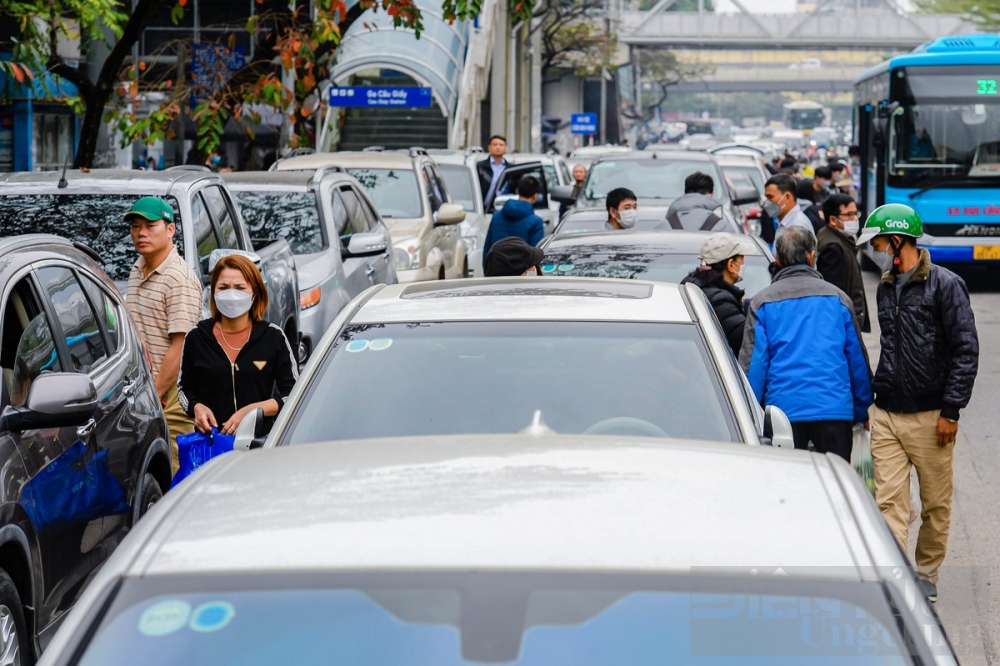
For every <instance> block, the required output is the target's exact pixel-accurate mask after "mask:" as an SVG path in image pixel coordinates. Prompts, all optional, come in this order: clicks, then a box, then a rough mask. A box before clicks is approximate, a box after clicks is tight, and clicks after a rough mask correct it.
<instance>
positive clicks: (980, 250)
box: [972, 245, 1000, 261]
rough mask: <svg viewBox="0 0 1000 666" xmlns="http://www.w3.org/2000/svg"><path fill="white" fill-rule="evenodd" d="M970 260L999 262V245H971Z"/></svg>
mask: <svg viewBox="0 0 1000 666" xmlns="http://www.w3.org/2000/svg"><path fill="white" fill-rule="evenodd" d="M972 258H973V259H975V260H976V261H979V260H986V261H988V260H991V259H996V260H1000V245H973V246H972Z"/></svg>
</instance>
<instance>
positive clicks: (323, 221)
mask: <svg viewBox="0 0 1000 666" xmlns="http://www.w3.org/2000/svg"><path fill="white" fill-rule="evenodd" d="M223 177H224V178H225V180H226V184H227V185H228V186H229V189H230V190H231V191H232V192H233V196H234V197H235V198H236V203H237V204H238V205H239V207H240V209H241V212H242V213H243V219H244V220H245V221H246V224H247V228H248V229H249V230H250V235H251V237H252V238H282V239H284V240H286V241H288V244H289V245H290V246H291V248H292V252H293V253H294V255H295V268H296V271H297V273H298V276H299V307H300V308H301V315H300V321H299V331H300V332H301V335H300V336H299V347H298V359H299V362H300V363H305V361H306V359H308V358H309V353H310V352H311V351H312V349H313V347H315V346H316V343H317V342H319V339H320V338H321V337H322V336H323V333H324V332H325V331H326V329H327V328H328V327H329V326H330V324H331V323H332V322H333V320H334V318H335V317H336V316H337V315H338V314H339V313H340V311H341V310H342V309H343V307H344V306H345V305H347V303H348V302H349V301H350V300H351V299H352V298H354V297H355V296H357V295H358V294H360V293H361V292H362V291H364V290H365V289H367V288H368V287H370V286H372V285H373V284H395V283H396V269H395V268H394V267H393V264H392V260H391V254H392V253H391V251H390V250H389V229H388V228H387V227H386V225H385V223H384V222H383V221H382V218H381V216H379V214H378V211H376V210H375V207H374V205H373V204H372V202H371V200H370V199H369V198H368V195H367V194H366V193H365V190H364V188H363V187H361V184H360V183H358V181H357V180H355V179H354V178H352V177H351V176H349V175H347V174H346V173H344V172H342V171H334V170H329V169H317V170H316V171H313V172H309V171H287V172H280V173H276V172H273V171H266V172H261V171H244V172H233V173H228V174H225V175H224V176H223Z"/></svg>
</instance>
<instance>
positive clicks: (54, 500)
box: [0, 225, 171, 664]
mask: <svg viewBox="0 0 1000 666" xmlns="http://www.w3.org/2000/svg"><path fill="white" fill-rule="evenodd" d="M119 226H120V225H119ZM0 285H2V289H0V293H2V294H3V296H2V302H0V308H2V309H0V317H2V320H0V327H2V330H3V339H2V346H0V367H2V370H3V381H2V384H0V462H2V469H3V474H2V479H3V488H4V492H3V495H2V497H0V512H2V513H0V515H2V519H0V657H2V658H3V659H4V660H5V663H10V664H17V663H21V664H27V663H34V659H35V657H36V656H37V655H38V654H39V653H40V651H41V649H42V648H44V647H45V645H46V644H47V643H48V641H49V640H50V639H51V638H52V635H53V634H54V633H55V629H56V628H57V627H58V626H59V623H60V622H62V621H63V619H64V618H65V616H66V613H67V612H68V611H69V610H70V609H71V608H73V606H74V604H75V602H76V601H77V598H78V597H79V595H80V592H81V591H82V590H83V588H84V587H85V585H86V584H87V582H88V581H89V580H90V579H91V577H92V576H93V575H94V574H95V573H96V572H97V571H98V570H99V569H100V568H101V565H102V564H103V563H104V562H105V560H107V558H108V557H109V556H110V555H111V553H112V551H114V549H115V547H116V546H117V545H118V543H119V542H120V541H121V540H122V539H123V538H124V536H125V534H126V533H127V532H129V530H131V529H132V527H133V526H134V525H135V523H136V521H138V520H139V519H140V518H141V517H142V516H144V515H145V514H146V511H148V510H149V508H150V507H151V506H152V505H153V504H154V503H156V502H157V501H158V500H159V499H160V498H161V497H162V496H163V493H165V492H166V491H167V490H168V489H169V488H170V477H171V470H170V449H169V446H168V438H169V435H168V431H167V424H166V421H165V419H164V418H163V412H162V410H161V408H160V400H159V396H158V395H157V392H156V387H155V386H154V384H153V379H152V376H151V373H150V370H149V366H148V365H147V362H146V355H145V350H144V348H143V346H142V343H141V342H140V340H139V338H138V336H137V334H136V332H135V329H134V328H133V326H132V323H131V320H130V319H129V316H128V314H127V312H126V310H125V305H124V303H123V301H122V298H121V296H120V294H119V293H118V291H117V290H116V289H115V285H114V283H113V282H112V281H111V280H109V279H108V276H107V275H106V274H105V273H104V271H103V270H102V269H101V266H100V264H99V263H98V261H97V256H96V255H95V253H94V252H93V251H92V250H90V249H89V248H87V247H85V246H82V245H79V244H71V243H70V242H69V241H67V240H65V239H62V238H57V237H55V236H49V235H40V234H27V235H21V236H17V237H15V238H0ZM18 659H20V661H18Z"/></svg>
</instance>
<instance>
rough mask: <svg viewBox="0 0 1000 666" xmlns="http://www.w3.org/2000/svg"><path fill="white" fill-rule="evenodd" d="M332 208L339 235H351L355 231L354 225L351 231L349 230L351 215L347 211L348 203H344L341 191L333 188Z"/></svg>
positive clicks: (335, 226)
mask: <svg viewBox="0 0 1000 666" xmlns="http://www.w3.org/2000/svg"><path fill="white" fill-rule="evenodd" d="M331 209H332V211H333V224H334V228H336V230H337V235H338V236H350V235H351V234H352V233H354V231H353V229H354V227H353V226H352V227H351V231H348V230H347V225H348V224H349V223H350V221H351V216H350V214H349V213H348V212H347V204H346V203H344V198H343V197H342V196H340V192H338V191H337V190H333V202H332V206H331Z"/></svg>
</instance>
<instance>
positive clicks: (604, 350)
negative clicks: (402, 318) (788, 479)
mask: <svg viewBox="0 0 1000 666" xmlns="http://www.w3.org/2000/svg"><path fill="white" fill-rule="evenodd" d="M609 340H614V344H608V341H609ZM468 382H472V383H473V384H475V386H476V390H473V391H470V390H467V389H468V386H467V384H468ZM536 413H540V415H541V418H542V420H543V421H544V422H545V423H546V424H547V425H548V427H549V428H551V429H553V430H555V431H556V432H558V433H588V434H617V435H639V436H659V437H664V436H670V437H687V438H692V439H706V440H719V441H739V435H738V434H737V430H736V427H735V424H734V417H733V412H732V409H731V407H730V405H729V404H728V402H727V399H726V398H725V395H724V393H723V392H722V390H721V386H720V383H719V374H718V370H717V369H716V368H715V367H714V365H713V361H712V360H711V357H710V356H709V354H708V352H707V350H706V348H705V342H704V340H703V339H702V337H701V335H700V333H699V331H698V328H697V327H696V326H695V325H694V324H690V323H688V324H633V323H622V322H617V323H614V322H557V321H528V322H523V321H522V322H512V321H483V322H422V323H409V324H374V325H371V324H369V325H363V326H349V327H347V328H346V329H345V330H344V331H343V332H342V333H341V334H340V337H339V338H338V339H337V341H336V344H335V345H334V347H333V349H332V350H331V352H330V353H329V354H328V355H327V357H326V359H325V361H324V363H323V366H322V367H321V368H319V369H318V372H317V374H316V376H315V378H314V379H313V381H312V382H311V383H310V384H309V385H308V386H307V387H306V388H305V393H304V394H303V396H302V398H301V400H300V402H299V404H298V405H297V406H296V410H295V416H294V418H293V421H292V423H291V424H290V425H289V428H288V429H287V430H286V431H285V434H284V437H283V440H282V443H290V444H307V443H310V442H322V441H327V440H333V439H367V438H372V437H401V436H407V435H454V434H474V433H517V432H519V431H521V430H523V429H524V428H527V427H528V426H529V425H530V424H531V422H532V418H533V417H534V416H535V415H536Z"/></svg>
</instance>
